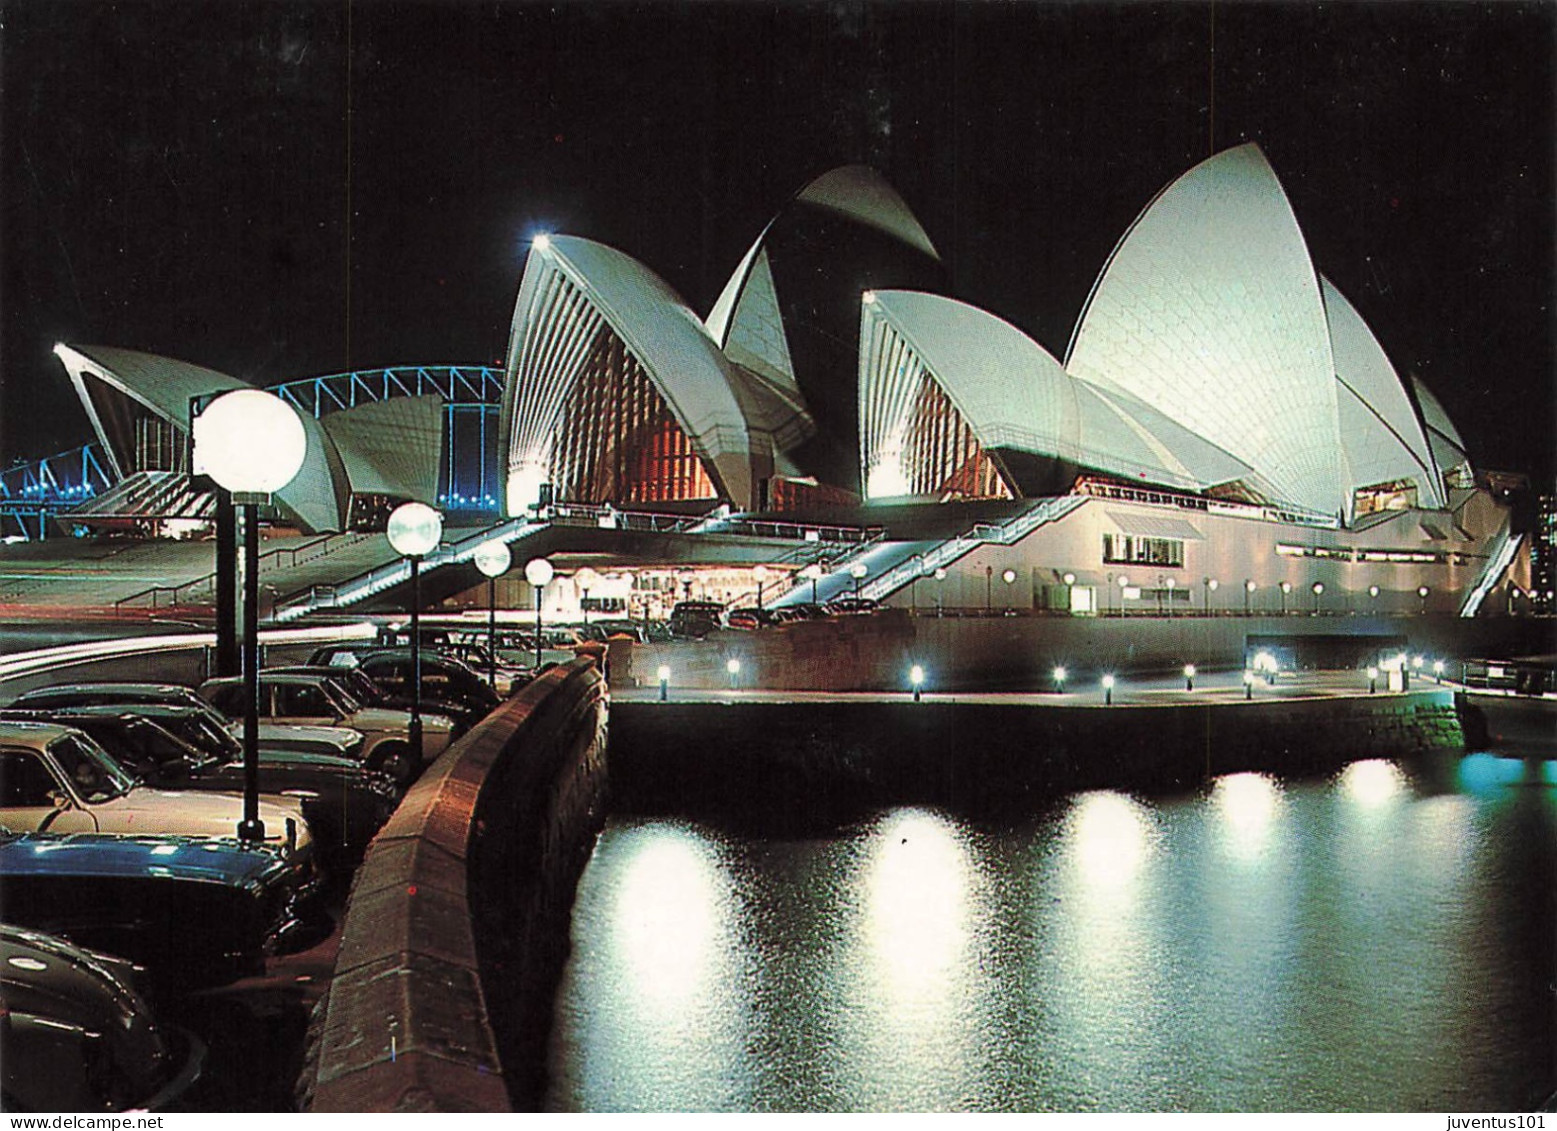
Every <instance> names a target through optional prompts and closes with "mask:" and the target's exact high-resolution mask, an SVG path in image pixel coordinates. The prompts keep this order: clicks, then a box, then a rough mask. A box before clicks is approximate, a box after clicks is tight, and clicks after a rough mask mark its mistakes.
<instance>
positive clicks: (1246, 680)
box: [1243, 668, 1254, 699]
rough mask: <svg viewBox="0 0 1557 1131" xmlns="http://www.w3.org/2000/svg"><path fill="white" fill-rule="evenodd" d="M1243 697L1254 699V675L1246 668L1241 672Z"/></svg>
mask: <svg viewBox="0 0 1557 1131" xmlns="http://www.w3.org/2000/svg"><path fill="white" fill-rule="evenodd" d="M1243 697H1244V698H1245V699H1253V698H1254V673H1253V672H1251V671H1250V670H1249V669H1248V668H1245V669H1244V672H1243Z"/></svg>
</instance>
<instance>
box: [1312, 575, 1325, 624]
mask: <svg viewBox="0 0 1557 1131" xmlns="http://www.w3.org/2000/svg"><path fill="white" fill-rule="evenodd" d="M1324 593H1325V583H1324V582H1323V581H1316V582H1314V615H1315V616H1316V617H1317V616H1318V615H1319V598H1321V597H1323V596H1324Z"/></svg>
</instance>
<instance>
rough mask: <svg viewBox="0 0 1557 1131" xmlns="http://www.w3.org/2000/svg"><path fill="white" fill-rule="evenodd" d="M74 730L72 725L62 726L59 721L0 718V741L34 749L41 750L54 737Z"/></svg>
mask: <svg viewBox="0 0 1557 1131" xmlns="http://www.w3.org/2000/svg"><path fill="white" fill-rule="evenodd" d="M74 731H75V728H74V727H68V726H63V725H61V724H60V723H35V722H18V721H16V720H14V719H0V742H10V743H15V744H17V745H19V746H31V747H33V748H34V749H36V750H42V749H43V748H44V747H45V746H47V745H48V744H49V743H51V742H53V741H54V740H55V739H56V738H63V737H64V736H65V735H67V734H71V733H74Z"/></svg>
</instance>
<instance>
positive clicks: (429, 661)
mask: <svg viewBox="0 0 1557 1131" xmlns="http://www.w3.org/2000/svg"><path fill="white" fill-rule="evenodd" d="M413 660H414V657H413V656H412V655H411V650H410V649H409V648H376V649H367V648H342V647H340V646H331V647H327V648H321V649H319V650H318V651H317V652H315V653H314V654H313V655H312V656H311V657H309V661H308V662H309V664H310V665H312V666H314V667H316V668H318V667H323V668H327V669H330V670H334V671H343V670H348V671H350V670H354V671H356V672H358V673H360V674H362V675H365V676H367V677H368V678H369V679H370V680H371V681H372V682H373V684H374V685H375V686H377V687H378V688H379V693H380V695H381V696H382V698H381V699H380V700H379V701H378V702H379V704H380V705H382V706H393V707H401V708H409V707H410V705H411V690H412V687H413V686H414V683H415V679H416V676H415V672H414V671H413ZM421 661H422V706H423V709H424V710H433V711H437V712H438V713H440V714H445V715H448V716H449V717H450V718H452V719H453V720H454V721H455V722H457V723H459V724H460V725H461V726H462V727H465V728H466V729H469V728H470V727H472V726H474V725H475V724H476V723H479V722H480V721H481V720H482V719H484V718H486V717H487V716H488V715H489V714H491V713H492V712H493V711H494V710H495V709H496V708H497V706H498V705H499V704H500V703H501V702H502V700H501V699H500V698H499V697H498V694H497V692H496V691H494V690H493V689H492V687H491V685H490V684H488V683H487V681H486V678H485V677H484V676H482V675H481V674H479V673H478V672H476V671H475V670H474V669H473V668H471V667H470V665H469V664H466V663H465V662H464V661H463V660H460V659H457V658H455V657H454V656H451V655H446V654H444V653H442V652H433V651H424V652H423V653H422V656H421Z"/></svg>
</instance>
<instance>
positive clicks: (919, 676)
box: [908, 664, 924, 703]
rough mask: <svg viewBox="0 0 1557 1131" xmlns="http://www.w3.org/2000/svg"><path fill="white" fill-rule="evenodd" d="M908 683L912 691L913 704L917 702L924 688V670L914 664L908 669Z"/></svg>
mask: <svg viewBox="0 0 1557 1131" xmlns="http://www.w3.org/2000/svg"><path fill="white" fill-rule="evenodd" d="M908 682H909V684H910V685H911V686H912V687H913V689H914V702H915V703H917V702H919V692H920V689H921V688H922V687H923V686H924V668H922V667H920V666H919V665H918V664H915V665H914V666H913V667H911V668H909V669H908Z"/></svg>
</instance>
